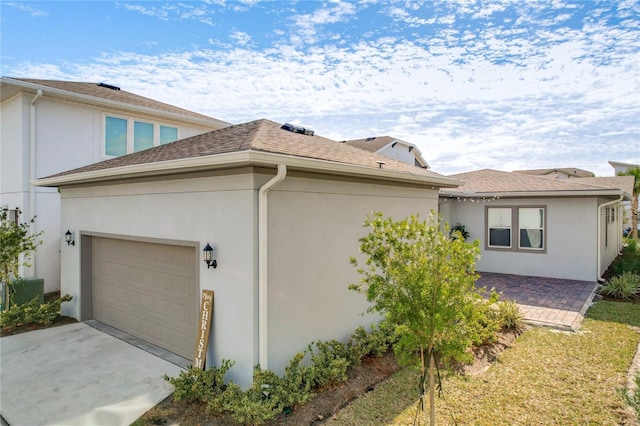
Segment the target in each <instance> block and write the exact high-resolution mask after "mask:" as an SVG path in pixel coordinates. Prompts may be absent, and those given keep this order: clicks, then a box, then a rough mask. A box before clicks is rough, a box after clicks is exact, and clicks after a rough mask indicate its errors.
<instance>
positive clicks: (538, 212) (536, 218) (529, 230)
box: [518, 207, 544, 250]
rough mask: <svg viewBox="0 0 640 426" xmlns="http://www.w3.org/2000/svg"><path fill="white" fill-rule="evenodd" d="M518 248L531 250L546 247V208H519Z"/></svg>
mask: <svg viewBox="0 0 640 426" xmlns="http://www.w3.org/2000/svg"><path fill="white" fill-rule="evenodd" d="M518 229H519V230H520V238H519V243H518V248H521V249H530V250H542V249H544V208H542V207H520V208H518Z"/></svg>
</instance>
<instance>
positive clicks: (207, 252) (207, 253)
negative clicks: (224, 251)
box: [202, 243, 218, 269]
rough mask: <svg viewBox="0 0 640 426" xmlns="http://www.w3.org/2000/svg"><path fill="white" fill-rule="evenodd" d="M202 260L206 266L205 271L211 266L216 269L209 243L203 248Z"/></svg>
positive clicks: (216, 264) (216, 263) (216, 265)
mask: <svg viewBox="0 0 640 426" xmlns="http://www.w3.org/2000/svg"><path fill="white" fill-rule="evenodd" d="M202 258H203V260H204V263H206V264H207V269H209V268H211V267H212V266H213V268H214V269H215V268H217V267H218V262H217V261H216V260H215V259H214V258H213V247H211V245H210V244H209V243H207V245H206V246H204V249H202Z"/></svg>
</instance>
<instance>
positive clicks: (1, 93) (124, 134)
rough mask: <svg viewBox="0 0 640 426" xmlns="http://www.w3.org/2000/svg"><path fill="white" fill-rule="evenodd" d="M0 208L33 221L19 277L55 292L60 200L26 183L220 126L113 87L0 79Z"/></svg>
mask: <svg viewBox="0 0 640 426" xmlns="http://www.w3.org/2000/svg"><path fill="white" fill-rule="evenodd" d="M0 99H1V103H0V119H1V126H0V127H1V130H0V206H7V207H9V208H10V209H19V210H20V211H21V212H22V217H21V220H25V221H26V220H29V219H30V218H32V217H34V216H37V219H36V222H35V225H34V226H33V227H34V228H35V231H36V232H38V231H44V234H43V235H42V240H43V244H42V245H41V246H40V247H38V249H37V251H36V254H35V256H34V258H33V260H32V264H33V266H32V267H31V268H29V269H26V270H23V271H22V272H21V275H23V276H37V277H40V278H44V281H45V291H46V292H50V291H55V290H58V289H59V288H60V238H61V235H62V234H63V233H64V232H65V231H66V229H64V228H60V197H59V195H58V193H57V191H56V190H55V189H54V188H35V187H34V186H32V185H31V184H30V181H32V180H34V179H38V178H41V177H44V176H50V175H52V174H55V173H59V172H62V171H64V170H69V169H72V168H76V167H81V166H84V165H87V164H91V163H95V162H98V161H102V160H104V159H107V158H112V157H115V156H119V155H124V154H127V153H129V152H135V151H140V150H143V149H147V148H150V147H152V146H157V145H161V144H164V143H168V142H172V141H175V140H177V139H182V138H185V137H189V136H194V135H197V134H200V133H204V132H208V131H211V130H214V129H219V128H221V127H225V126H228V125H229V123H225V122H223V121H220V120H216V119H214V118H211V117H207V116H206V115H202V114H197V113H195V112H191V111H187V110H184V109H181V108H178V107H175V106H172V105H168V104H165V103H162V102H158V101H154V100H152V99H148V98H145V97H142V96H138V95H135V94H133V93H129V92H126V91H124V90H120V89H119V88H118V87H115V86H110V85H105V84H96V83H79V82H69V81H55V80H33V79H24V78H7V77H2V78H1V79H0Z"/></svg>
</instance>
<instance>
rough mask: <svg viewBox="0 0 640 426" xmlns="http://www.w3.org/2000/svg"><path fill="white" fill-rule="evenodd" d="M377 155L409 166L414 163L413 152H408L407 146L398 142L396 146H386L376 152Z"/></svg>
mask: <svg viewBox="0 0 640 426" xmlns="http://www.w3.org/2000/svg"><path fill="white" fill-rule="evenodd" d="M378 154H380V155H384V156H385V157H389V158H393V159H396V160H398V161H402V162H403V163H407V164H411V165H412V166H413V165H415V163H416V156H415V155H414V154H413V152H410V151H409V147H408V146H407V145H405V144H403V143H401V142H398V143H397V144H396V146H391V145H388V146H386V147H384V148H383V149H381V150H380V151H379V152H378Z"/></svg>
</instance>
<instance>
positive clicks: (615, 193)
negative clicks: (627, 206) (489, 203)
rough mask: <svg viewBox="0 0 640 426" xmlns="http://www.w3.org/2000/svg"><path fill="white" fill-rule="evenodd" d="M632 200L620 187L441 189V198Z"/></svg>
mask: <svg viewBox="0 0 640 426" xmlns="http://www.w3.org/2000/svg"><path fill="white" fill-rule="evenodd" d="M621 195H622V196H623V198H624V199H625V200H628V201H631V199H632V197H631V196H630V195H629V194H628V193H626V192H624V191H622V190H620V189H584V190H569V191H493V192H469V191H448V190H442V191H440V197H441V198H494V197H497V198H527V197H531V198H534V197H535V198H540V197H600V196H604V197H620V196H621Z"/></svg>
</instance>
